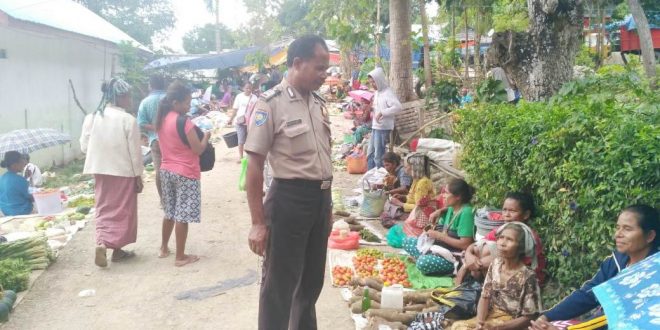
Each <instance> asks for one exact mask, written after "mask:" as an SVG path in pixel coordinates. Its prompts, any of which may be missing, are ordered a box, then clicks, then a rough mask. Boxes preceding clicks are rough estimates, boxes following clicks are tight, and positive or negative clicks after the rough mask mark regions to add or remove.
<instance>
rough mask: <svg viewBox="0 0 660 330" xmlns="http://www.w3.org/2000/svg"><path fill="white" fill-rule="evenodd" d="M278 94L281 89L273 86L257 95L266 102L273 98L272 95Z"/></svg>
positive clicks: (280, 92)
mask: <svg viewBox="0 0 660 330" xmlns="http://www.w3.org/2000/svg"><path fill="white" fill-rule="evenodd" d="M280 94H282V90H281V89H279V88H277V87H275V88H271V89H269V90H267V91H265V92H263V93H261V96H259V98H260V99H262V100H264V101H266V102H268V101H270V100H271V99H273V98H274V97H276V96H278V95H280Z"/></svg>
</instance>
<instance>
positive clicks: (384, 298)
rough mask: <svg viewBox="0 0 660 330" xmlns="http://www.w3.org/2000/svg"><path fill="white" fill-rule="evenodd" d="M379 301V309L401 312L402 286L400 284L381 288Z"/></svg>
mask: <svg viewBox="0 0 660 330" xmlns="http://www.w3.org/2000/svg"><path fill="white" fill-rule="evenodd" d="M380 299H381V301H380V307H381V308H392V309H396V310H403V286H401V284H394V285H392V286H387V287H383V292H382V294H381V297H380Z"/></svg>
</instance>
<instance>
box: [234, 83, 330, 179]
mask: <svg viewBox="0 0 660 330" xmlns="http://www.w3.org/2000/svg"><path fill="white" fill-rule="evenodd" d="M273 93H275V94H274V95H275V96H272V95H273ZM248 129H249V132H250V134H248V137H247V141H246V142H245V150H246V151H249V152H254V153H256V154H260V155H264V156H266V155H268V162H269V164H270V166H271V169H272V172H273V177H275V178H279V179H306V180H325V179H329V178H331V177H332V160H331V136H330V120H329V118H328V113H327V109H326V108H325V104H324V101H322V100H320V97H317V96H315V95H309V100H308V102H307V103H306V102H305V101H304V99H303V98H302V97H301V96H300V93H298V91H296V90H295V88H293V87H292V86H291V85H289V82H288V81H287V80H286V79H285V80H283V81H282V82H281V83H280V84H279V85H277V86H275V87H274V88H273V89H272V90H271V91H269V92H266V93H264V94H263V95H262V97H261V98H260V99H259V101H258V102H257V104H256V105H255V108H254V112H253V114H252V116H251V118H250V122H249V128H248Z"/></svg>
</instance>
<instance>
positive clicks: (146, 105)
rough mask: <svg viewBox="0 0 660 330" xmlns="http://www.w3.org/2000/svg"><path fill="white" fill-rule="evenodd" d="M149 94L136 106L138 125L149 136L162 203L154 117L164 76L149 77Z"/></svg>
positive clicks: (163, 87) (162, 88) (158, 149)
mask: <svg viewBox="0 0 660 330" xmlns="http://www.w3.org/2000/svg"><path fill="white" fill-rule="evenodd" d="M149 90H150V92H149V95H148V96H147V97H146V98H144V100H142V102H140V107H139V108H138V115H137V120H138V125H139V126H140V130H141V131H142V132H145V133H146V134H147V137H148V138H149V148H150V149H151V158H152V160H153V163H154V171H155V172H156V189H157V190H158V197H160V199H161V203H162V199H163V196H162V191H161V188H160V161H161V154H160V145H159V144H158V135H157V134H156V127H155V126H154V119H155V118H156V114H157V113H158V104H159V103H160V100H161V99H162V98H163V97H165V78H163V77H162V76H160V75H152V76H151V77H149Z"/></svg>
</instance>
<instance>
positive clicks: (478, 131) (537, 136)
mask: <svg viewBox="0 0 660 330" xmlns="http://www.w3.org/2000/svg"><path fill="white" fill-rule="evenodd" d="M659 101H660V97H658V95H657V94H654V93H652V92H651V91H650V90H649V89H648V88H647V87H646V85H645V84H644V83H643V82H642V81H640V79H639V78H637V77H636V76H635V75H634V73H630V74H619V75H606V76H593V77H589V78H586V79H585V80H581V81H574V82H570V83H567V84H566V85H565V86H564V88H562V90H560V91H559V93H558V94H557V95H556V96H555V97H554V98H552V99H551V100H550V101H548V102H545V103H541V102H538V103H527V102H524V101H523V102H521V103H520V104H519V105H518V106H514V105H510V104H477V105H475V106H473V107H472V108H470V109H463V110H459V112H458V113H459V117H458V121H457V127H456V131H455V134H456V135H457V140H458V141H460V142H461V143H462V144H463V148H464V149H463V150H464V151H463V154H462V155H461V161H460V164H461V167H462V168H463V170H465V172H466V173H467V175H468V179H469V181H470V183H471V184H473V185H475V186H476V187H477V198H478V201H479V202H481V203H487V204H489V205H496V206H499V205H500V203H501V202H502V197H503V196H504V194H505V192H506V191H509V190H526V191H529V192H532V193H533V194H534V196H535V197H536V201H537V204H538V205H539V208H540V210H541V212H540V216H539V217H537V218H536V219H535V221H534V222H533V223H532V224H531V225H532V226H533V227H534V228H535V229H536V230H538V232H539V234H540V235H541V237H542V238H543V243H544V249H545V253H546V255H547V257H548V269H547V270H548V272H549V273H550V275H551V276H552V277H553V279H554V282H555V284H557V288H559V289H557V290H545V291H546V292H545V294H544V296H545V305H546V306H550V305H551V304H552V303H554V302H556V301H557V300H558V299H560V298H561V297H563V296H565V295H566V294H568V293H570V292H571V291H573V290H574V289H575V288H577V287H579V286H580V285H581V283H583V281H585V280H586V279H588V278H590V277H591V276H593V274H594V273H595V272H596V271H597V270H598V265H599V263H600V262H601V261H602V259H603V258H604V257H606V256H607V255H608V254H609V253H610V251H611V250H612V248H613V245H614V244H613V243H614V242H613V239H612V235H613V232H614V223H615V221H616V218H617V216H618V214H619V212H620V211H621V210H622V209H623V208H624V207H625V206H627V205H629V204H633V203H639V202H643V203H647V204H650V205H654V206H657V205H658V204H659V203H660V125H659V123H660V111H659V110H660V109H659V107H660V106H659V104H660V102H659ZM551 291H552V292H551Z"/></svg>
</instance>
